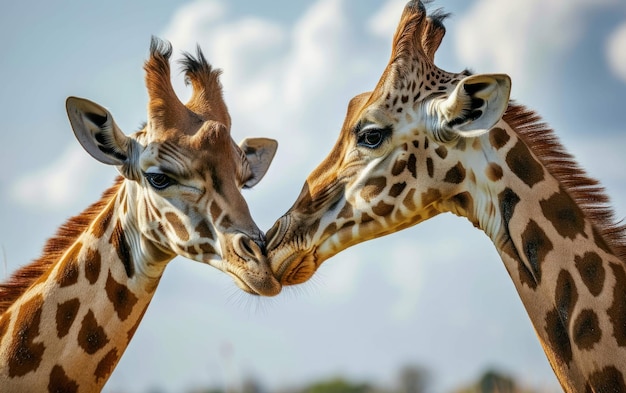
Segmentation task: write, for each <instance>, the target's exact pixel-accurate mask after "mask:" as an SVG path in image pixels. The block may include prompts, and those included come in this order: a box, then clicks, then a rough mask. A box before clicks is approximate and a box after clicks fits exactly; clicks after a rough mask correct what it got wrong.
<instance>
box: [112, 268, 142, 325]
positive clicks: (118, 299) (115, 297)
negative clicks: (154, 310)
mask: <svg viewBox="0 0 626 393" xmlns="http://www.w3.org/2000/svg"><path fill="white" fill-rule="evenodd" d="M105 290H106V293H107V297H108V298H109V301H110V302H111V303H112V304H113V308H114V309H115V312H116V313H117V316H118V317H119V319H120V320H122V321H125V320H126V318H128V316H129V315H130V314H131V312H132V311H133V307H134V306H135V304H136V303H137V300H138V299H137V296H136V295H135V294H134V293H132V292H131V291H130V289H128V287H127V286H126V285H124V284H120V283H118V282H117V281H115V279H114V278H113V276H112V275H111V272H109V276H108V277H107V282H106V286H105Z"/></svg>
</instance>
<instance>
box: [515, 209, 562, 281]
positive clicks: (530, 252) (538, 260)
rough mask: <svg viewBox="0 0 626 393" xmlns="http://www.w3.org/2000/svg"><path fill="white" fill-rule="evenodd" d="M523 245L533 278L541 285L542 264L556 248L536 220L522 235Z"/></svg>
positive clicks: (532, 221)
mask: <svg viewBox="0 0 626 393" xmlns="http://www.w3.org/2000/svg"><path fill="white" fill-rule="evenodd" d="M522 245H523V247H524V254H525V255H526V258H527V260H528V263H529V265H530V269H531V271H532V274H533V277H534V278H535V281H536V282H537V284H539V283H541V264H542V263H543V261H544V260H545V258H546V255H547V254H548V253H549V252H550V251H551V250H552V249H553V248H554V246H553V245H552V242H551V241H550V239H548V236H546V233H545V232H544V231H543V229H541V227H540V226H539V225H538V224H537V223H536V222H535V221H534V220H530V222H529V223H528V225H527V226H526V229H525V230H524V233H522Z"/></svg>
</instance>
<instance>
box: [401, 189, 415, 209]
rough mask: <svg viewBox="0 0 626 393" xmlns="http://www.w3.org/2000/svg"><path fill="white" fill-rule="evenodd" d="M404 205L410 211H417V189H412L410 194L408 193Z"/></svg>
mask: <svg viewBox="0 0 626 393" xmlns="http://www.w3.org/2000/svg"><path fill="white" fill-rule="evenodd" d="M402 204H403V205H404V207H406V208H407V209H409V211H415V209H416V208H417V207H416V206H415V188H411V189H410V190H409V192H407V193H406V196H405V197H404V200H403V201H402Z"/></svg>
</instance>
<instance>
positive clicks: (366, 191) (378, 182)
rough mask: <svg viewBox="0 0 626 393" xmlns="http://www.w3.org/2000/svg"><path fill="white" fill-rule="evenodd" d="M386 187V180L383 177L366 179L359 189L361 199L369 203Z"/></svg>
mask: <svg viewBox="0 0 626 393" xmlns="http://www.w3.org/2000/svg"><path fill="white" fill-rule="evenodd" d="M386 185H387V179H386V178H385V177H383V176H379V177H374V178H371V179H368V180H367V182H366V183H365V185H364V186H363V188H362V189H361V198H363V199H364V200H365V201H366V202H370V201H371V200H372V199H374V198H376V197H377V196H378V195H380V193H381V192H383V190H384V189H385V186H386Z"/></svg>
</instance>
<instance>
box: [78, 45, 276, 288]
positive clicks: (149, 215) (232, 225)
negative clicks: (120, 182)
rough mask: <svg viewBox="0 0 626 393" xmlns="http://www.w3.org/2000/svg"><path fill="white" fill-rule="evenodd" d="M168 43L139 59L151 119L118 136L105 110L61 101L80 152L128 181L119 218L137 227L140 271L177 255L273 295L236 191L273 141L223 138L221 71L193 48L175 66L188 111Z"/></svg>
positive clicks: (255, 178)
mask: <svg viewBox="0 0 626 393" xmlns="http://www.w3.org/2000/svg"><path fill="white" fill-rule="evenodd" d="M171 52H172V48H171V46H170V45H169V43H166V42H163V41H160V40H158V39H156V38H153V39H152V42H151V46H150V57H149V59H148V60H147V61H146V63H145V66H144V69H145V71H146V85H147V89H148V96H149V103H148V121H147V123H146V125H145V127H144V128H143V129H142V130H140V131H138V132H137V133H135V134H132V135H129V136H127V135H125V134H124V133H123V132H122V131H121V130H120V129H119V128H118V126H117V125H116V124H115V121H114V120H113V116H112V115H111V113H109V111H108V110H106V109H105V108H103V107H102V106H100V105H98V104H96V103H94V102H91V101H88V100H85V99H81V98H75V97H70V98H68V100H67V103H66V106H67V113H68V116H69V119H70V122H71V124H72V128H73V130H74V133H75V135H76V138H77V139H78V140H79V142H80V143H81V145H82V146H83V148H85V150H87V152H88V153H89V154H91V155H92V156H93V157H94V158H95V159H97V160H98V161H100V162H102V163H105V164H109V165H113V166H115V167H117V169H118V170H119V172H120V174H121V175H122V177H124V178H125V182H124V186H125V187H126V188H127V195H128V198H132V199H135V200H134V201H133V203H131V204H127V205H128V206H137V207H136V208H132V207H129V208H128V211H127V212H126V214H131V215H135V216H136V217H135V218H136V221H137V222H139V228H137V231H138V232H140V233H139V234H138V235H139V236H136V238H139V239H140V243H141V244H140V245H139V247H135V249H140V250H141V251H140V252H142V253H144V254H145V255H142V256H143V257H144V258H140V259H142V260H148V261H151V262H150V263H148V264H146V266H144V267H143V268H145V269H146V273H147V274H150V268H151V266H150V265H151V264H152V265H158V264H159V263H160V262H165V261H169V260H170V259H171V258H173V257H174V256H176V255H181V256H184V257H187V258H190V259H193V260H196V261H200V262H204V263H207V264H210V265H212V266H215V267H217V268H218V269H220V270H222V271H224V272H226V273H228V274H229V275H231V276H232V277H233V278H234V280H235V282H236V283H237V284H238V286H239V287H240V288H241V289H243V290H244V291H246V292H249V293H252V294H260V295H275V294H277V293H278V292H280V284H279V283H278V282H277V281H276V279H275V278H274V276H273V275H272V272H271V270H270V269H269V264H268V262H267V259H266V256H265V237H264V234H263V232H262V231H261V230H259V228H258V227H257V226H256V224H255V223H254V221H253V220H252V217H251V215H250V211H249V209H248V206H247V204H246V202H245V200H244V198H243V196H242V195H241V188H249V187H252V186H254V185H255V184H257V183H258V182H259V181H260V180H261V178H262V177H263V176H264V174H265V172H266V171H267V169H268V167H269V165H270V162H271V161H272V158H273V157H274V153H275V152H276V147H277V143H276V141H274V140H271V139H265V138H253V139H245V140H243V141H242V142H241V143H240V144H239V145H237V144H236V143H235V142H234V141H233V139H232V138H231V136H230V126H231V119H230V116H229V114H228V110H227V108H226V105H225V103H224V100H223V98H222V88H221V85H220V82H219V79H218V78H219V75H220V71H219V70H214V69H212V67H211V66H210V65H209V63H207V61H206V60H205V58H204V56H203V54H202V52H201V51H200V49H199V48H198V51H197V55H196V57H193V56H192V55H190V54H185V55H184V58H183V60H182V65H183V69H184V72H185V77H186V82H187V83H188V84H191V86H192V88H193V93H192V95H191V98H190V99H189V101H188V102H187V104H183V103H182V102H181V101H179V99H178V97H177V96H176V94H175V92H174V90H173V88H172V84H171V81H170V64H169V57H170V55H171Z"/></svg>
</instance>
